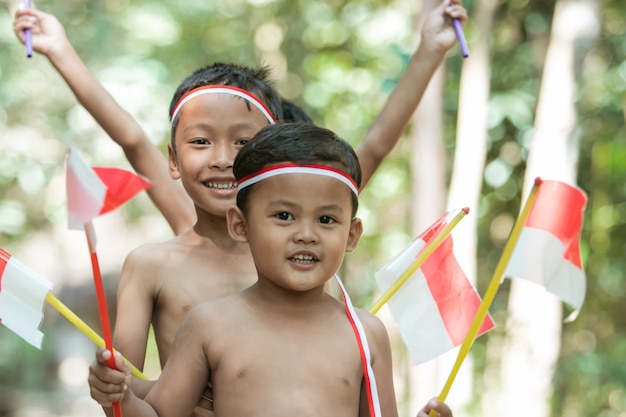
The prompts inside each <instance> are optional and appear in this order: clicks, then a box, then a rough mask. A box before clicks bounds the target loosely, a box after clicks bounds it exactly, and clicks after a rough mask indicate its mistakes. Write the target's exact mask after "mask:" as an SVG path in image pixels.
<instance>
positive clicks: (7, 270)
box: [0, 249, 52, 349]
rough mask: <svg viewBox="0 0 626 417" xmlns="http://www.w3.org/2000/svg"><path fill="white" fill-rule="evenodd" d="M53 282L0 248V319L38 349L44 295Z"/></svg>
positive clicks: (40, 339) (41, 335) (0, 321)
mask: <svg viewBox="0 0 626 417" xmlns="http://www.w3.org/2000/svg"><path fill="white" fill-rule="evenodd" d="M51 289H52V283H51V282H48V281H46V280H45V279H43V278H42V277H40V276H39V275H37V274H36V273H35V272H34V271H31V270H30V269H28V268H27V267H25V266H24V265H23V264H22V263H21V262H20V261H18V260H17V259H15V258H13V257H12V256H11V255H10V254H9V253H7V252H5V251H4V250H2V249H0V323H2V324H3V325H5V326H6V327H8V328H9V329H10V330H12V331H13V332H14V333H16V334H17V335H18V336H20V337H21V338H22V339H24V340H26V341H27V342H28V343H30V344H31V345H33V346H35V347H36V348H38V349H41V342H42V339H43V333H41V332H40V331H39V325H40V324H41V320H42V319H43V307H44V302H45V300H46V295H47V294H48V292H49V291H50V290H51Z"/></svg>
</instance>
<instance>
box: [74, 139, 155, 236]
mask: <svg viewBox="0 0 626 417" xmlns="http://www.w3.org/2000/svg"><path fill="white" fill-rule="evenodd" d="M66 165H67V175H66V181H67V211H68V225H69V228H70V229H74V230H83V228H84V225H85V224H86V223H88V222H90V221H91V220H93V219H94V218H96V217H98V216H99V215H101V214H104V213H107V212H109V211H111V210H113V209H115V208H116V207H119V206H120V205H122V204H124V203H125V202H126V201H128V200H130V199H131V198H132V197H134V196H135V195H136V194H137V193H139V192H140V191H143V190H146V189H148V188H149V187H150V182H148V181H147V180H145V179H144V178H142V177H140V176H138V175H136V174H134V173H132V172H130V171H127V170H124V169H119V168H91V167H90V166H89V165H87V164H86V163H85V161H84V160H83V159H82V158H81V156H80V154H79V153H78V151H76V150H75V149H73V148H70V150H69V151H68V153H67V158H66Z"/></svg>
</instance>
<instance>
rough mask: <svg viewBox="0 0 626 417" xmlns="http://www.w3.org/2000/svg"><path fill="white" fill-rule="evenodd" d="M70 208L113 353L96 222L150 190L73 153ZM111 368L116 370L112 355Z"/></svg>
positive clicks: (69, 167) (70, 157) (119, 411)
mask: <svg viewBox="0 0 626 417" xmlns="http://www.w3.org/2000/svg"><path fill="white" fill-rule="evenodd" d="M66 165H67V178H66V179H67V206H68V223H69V227H70V229H77V228H78V229H80V228H81V227H83V228H84V230H85V234H86V236H87V244H88V246H89V252H90V256H91V267H92V270H93V279H94V285H95V287H96V295H97V298H98V311H99V315H100V323H101V325H102V334H103V337H104V342H105V345H106V348H107V350H109V351H110V352H111V353H113V337H112V335H111V324H110V322H109V312H108V309H107V304H106V296H105V292H104V285H103V283H102V275H101V273H100V265H99V262H98V256H97V254H96V236H95V231H94V228H93V223H92V220H93V219H94V218H96V217H97V216H99V215H101V214H104V213H107V212H109V211H111V210H113V209H115V208H116V207H118V206H120V205H122V204H123V203H125V202H126V201H128V200H129V199H131V198H132V197H133V196H134V195H135V194H137V193H138V192H140V191H142V190H145V189H147V188H148V187H149V183H148V182H147V181H146V180H144V179H142V178H141V177H139V176H137V175H135V174H133V173H131V172H129V171H125V170H122V169H118V168H93V169H92V168H90V167H89V166H88V165H87V164H86V163H85V162H84V161H83V160H82V158H80V156H79V154H78V152H76V151H75V150H73V149H70V150H69V152H68V155H67V161H66ZM109 367H110V368H113V369H115V359H114V358H113V355H111V357H110V360H109ZM113 413H114V415H115V416H116V417H121V415H122V409H121V406H120V403H119V402H117V403H114V404H113Z"/></svg>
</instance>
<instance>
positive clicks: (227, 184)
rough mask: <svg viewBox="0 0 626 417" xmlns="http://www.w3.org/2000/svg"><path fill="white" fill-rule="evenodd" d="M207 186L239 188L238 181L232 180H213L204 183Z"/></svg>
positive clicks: (225, 188) (227, 188) (221, 188)
mask: <svg viewBox="0 0 626 417" xmlns="http://www.w3.org/2000/svg"><path fill="white" fill-rule="evenodd" d="M203 184H204V186H205V187H207V188H215V189H218V190H231V189H233V188H237V183H236V182H233V181H230V182H213V181H208V182H205V183H203Z"/></svg>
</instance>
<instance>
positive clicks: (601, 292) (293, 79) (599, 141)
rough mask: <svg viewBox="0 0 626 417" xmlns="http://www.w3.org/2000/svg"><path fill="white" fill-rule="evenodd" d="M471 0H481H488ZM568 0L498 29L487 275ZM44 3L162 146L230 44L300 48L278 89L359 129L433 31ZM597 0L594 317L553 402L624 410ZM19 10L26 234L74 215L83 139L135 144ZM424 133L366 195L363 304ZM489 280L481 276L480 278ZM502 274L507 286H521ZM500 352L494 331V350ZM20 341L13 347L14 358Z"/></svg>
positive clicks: (608, 9) (14, 89)
mask: <svg viewBox="0 0 626 417" xmlns="http://www.w3.org/2000/svg"><path fill="white" fill-rule="evenodd" d="M465 3H466V6H468V8H470V9H471V7H472V6H473V3H475V2H465ZM554 4H555V2H554V1H540V0H514V1H506V2H500V5H499V8H498V10H497V13H496V16H495V21H494V22H495V23H494V27H493V30H492V33H491V34H490V38H489V39H490V45H491V49H490V53H491V56H490V58H491V60H492V62H491V95H490V101H489V132H488V134H489V149H488V156H487V169H486V171H485V181H484V184H483V190H482V195H481V205H480V207H479V208H478V211H479V213H480V218H479V224H478V227H479V229H478V232H479V234H478V268H479V273H478V276H479V277H490V276H491V272H492V271H493V269H494V267H495V264H496V262H497V261H498V259H499V256H500V254H501V251H502V247H503V245H504V240H503V235H502V233H501V232H500V233H498V231H499V230H501V229H502V228H504V229H506V225H507V224H508V225H509V226H510V224H511V222H512V221H513V219H514V218H515V217H516V215H517V212H518V210H519V206H520V202H521V199H522V196H521V187H522V183H521V181H522V178H523V174H524V169H525V160H526V155H527V150H528V149H527V146H528V139H529V137H530V135H531V133H532V129H533V123H534V113H535V108H536V105H537V96H538V92H539V87H540V83H541V76H542V68H543V63H544V62H543V60H544V57H545V47H546V45H547V41H548V39H549V35H550V33H549V31H550V25H551V20H552V13H553V9H554ZM39 7H41V8H42V9H43V10H44V11H47V12H50V13H53V14H55V15H56V16H57V17H58V18H59V19H60V20H61V21H62V22H63V23H64V25H65V28H66V31H67V34H68V37H69V38H70V39H71V41H72V43H73V44H74V45H75V47H76V49H77V50H78V52H79V54H80V55H81V57H82V58H83V59H84V60H85V62H86V64H87V66H88V67H89V68H90V69H91V70H92V71H93V72H94V74H95V75H96V77H97V78H98V79H100V80H102V81H103V82H104V83H105V85H106V86H107V87H108V88H110V90H111V91H112V93H113V94H114V95H115V96H116V97H118V99H119V101H120V102H121V103H122V105H123V106H124V107H125V108H127V109H128V110H129V112H131V113H132V114H133V115H134V116H135V117H136V118H137V119H138V120H140V122H141V123H142V124H144V125H145V126H146V129H147V130H148V131H149V133H150V135H151V137H152V138H153V140H154V141H155V143H158V144H159V146H160V147H161V149H163V151H164V150H165V143H166V142H167V140H168V135H169V133H168V128H167V108H168V104H169V100H170V97H171V95H172V93H173V91H174V89H175V87H176V85H177V84H178V83H179V82H180V80H182V79H183V78H184V77H185V76H186V75H188V74H189V73H190V72H191V71H192V70H194V69H196V68H198V67H201V66H204V65H206V64H208V63H210V62H213V61H216V60H219V61H233V62H238V63H242V64H246V65H250V66H255V65H260V64H263V63H270V64H276V63H281V62H283V61H281V60H284V68H285V70H284V72H283V73H276V75H277V76H279V77H280V78H277V79H276V81H277V86H278V88H279V91H280V92H281V93H282V94H283V95H285V97H288V98H289V99H291V100H293V101H295V102H296V103H298V104H300V105H302V106H303V107H304V108H305V109H306V111H307V112H308V113H310V114H311V115H312V116H313V117H314V119H315V121H316V122H317V123H319V124H321V125H323V126H326V127H328V128H331V129H334V130H336V131H337V132H338V133H339V134H340V135H341V136H343V137H344V138H346V139H347V140H349V141H350V142H351V143H353V144H357V143H358V142H359V141H360V140H361V139H362V138H363V136H364V134H365V131H366V129H367V127H368V126H369V124H370V123H371V122H372V120H373V118H374V117H375V115H376V114H377V112H378V111H379V110H380V109H381V107H382V105H383V102H384V100H385V98H386V97H387V95H388V94H389V92H390V89H391V87H392V86H393V85H395V81H396V80H397V79H398V77H399V76H400V73H401V71H402V69H403V68H404V65H405V64H406V61H407V56H409V54H411V53H412V51H413V50H414V47H413V45H414V44H415V40H416V38H417V35H416V34H415V33H413V32H412V31H411V27H412V22H411V21H410V20H409V19H408V18H407V15H408V14H409V13H407V9H408V8H409V7H415V6H414V5H412V6H409V5H408V2H403V1H399V0H398V1H388V0H385V1H382V0H379V1H374V0H359V1H352V2H347V1H344V0H334V1H324V2H315V1H308V0H248V1H245V0H229V1H222V2H217V1H212V2H209V1H203V0H191V1H186V2H161V3H159V2H148V1H145V0H140V1H134V2H127V1H122V0H107V1H105V2H99V1H93V0H91V1H87V2H79V1H77V0H61V1H57V2H54V3H45V2H44V3H41V4H39ZM598 7H600V13H599V15H600V18H601V22H600V23H601V24H600V27H599V28H598V30H599V33H598V36H597V38H595V39H588V40H586V41H585V42H582V43H581V44H580V45H579V48H578V50H577V54H578V55H577V64H578V65H579V68H578V70H579V71H578V77H579V80H578V81H579V83H578V85H577V98H576V103H575V104H576V107H577V109H578V117H579V120H578V132H577V134H579V135H580V138H581V141H580V161H579V170H578V174H579V175H578V182H579V185H580V186H581V187H582V188H583V189H584V190H585V191H586V192H587V193H588V195H589V203H588V207H587V211H586V214H585V226H584V229H583V236H582V250H583V258H584V259H583V261H584V265H585V269H586V273H587V278H588V281H587V282H588V290H587V298H586V301H585V305H584V306H583V310H582V311H581V314H580V317H579V318H578V319H577V321H576V322H574V323H572V324H567V325H564V328H563V329H564V334H563V351H562V357H561V360H560V362H559V365H558V368H557V370H556V376H555V380H554V386H555V393H556V394H555V396H554V400H553V410H554V411H553V415H554V416H560V415H581V416H591V415H593V416H618V415H621V414H620V412H621V413H623V412H624V410H626V389H625V388H624V387H626V368H625V367H624V360H623V357H624V352H626V337H625V336H624V335H626V319H625V318H624V315H623V313H622V305H623V299H624V295H625V292H626V290H625V288H626V282H625V278H624V277H625V276H626V260H625V259H626V256H625V254H626V249H625V248H626V203H625V201H626V185H625V184H626V164H625V163H624V161H626V140H625V139H626V137H625V133H624V116H625V112H624V103H626V36H625V35H626V23H625V21H624V19H623V16H624V4H623V0H607V1H604V2H602V3H601V4H598ZM11 27H12V16H11V15H10V14H9V13H8V11H7V10H5V9H2V10H0V44H1V45H2V54H0V97H2V108H0V141H1V144H2V153H1V154H0V188H1V190H2V192H1V194H0V247H11V246H14V245H17V244H22V243H25V242H27V241H28V238H29V237H31V236H32V235H33V233H35V232H36V231H37V232H46V231H50V230H52V228H53V227H54V226H55V224H59V223H62V222H63V221H64V219H63V216H64V214H63V213H64V211H63V210H64V201H63V198H62V196H58V195H56V196H55V195H53V193H51V192H47V189H48V187H50V183H51V182H53V181H54V180H55V179H58V178H59V177H60V176H62V173H63V164H62V160H63V154H64V152H65V149H66V148H67V146H68V145H74V146H77V147H79V148H80V149H81V150H82V151H83V152H85V153H86V154H88V155H89V156H90V158H91V160H92V161H93V162H94V163H99V164H107V165H118V166H119V165H121V164H123V163H124V162H122V161H123V160H124V158H123V155H122V154H121V152H119V151H118V150H115V149H112V148H111V147H104V148H103V147H102V145H99V144H98V143H102V142H103V141H105V139H103V133H102V132H101V131H100V130H99V129H98V127H97V126H95V125H94V123H93V121H91V119H90V118H89V116H88V115H86V114H85V113H84V111H82V110H81V109H80V108H79V107H78V106H77V104H76V102H75V99H74V98H73V96H72V94H71V92H70V91H69V90H68V89H67V87H66V86H65V84H64V83H63V81H62V80H61V79H60V77H59V76H58V75H57V74H56V73H55V72H54V70H53V69H52V68H51V67H50V65H49V64H48V63H47V62H45V58H43V57H40V56H35V57H33V58H32V59H31V60H27V59H26V58H25V57H24V49H23V47H22V46H21V45H20V44H18V42H17V41H16V39H15V37H14V35H13V33H12V30H11ZM472 30H478V28H474V29H473V28H472V27H471V22H470V25H468V31H467V34H468V35H471V33H472ZM469 40H470V48H471V37H469ZM277 57H278V58H277ZM460 68H461V59H460V58H459V56H458V53H456V52H451V53H450V54H449V60H448V65H447V71H448V72H447V75H446V80H447V83H446V91H445V103H444V106H445V109H446V116H445V117H446V121H447V122H448V123H447V125H446V142H447V144H448V145H449V146H448V152H449V153H450V156H452V153H453V152H454V134H455V131H454V129H455V126H454V120H455V117H456V111H457V104H458V80H459V74H460ZM35 144H36V145H35ZM103 149H106V150H107V151H106V152H102V150H103ZM409 151H410V149H409V145H408V144H407V143H401V144H400V145H399V146H398V148H397V149H396V150H395V151H394V152H393V153H392V155H391V156H390V157H389V158H388V160H386V162H385V163H384V164H383V167H382V168H381V170H380V171H379V173H378V174H377V175H376V176H375V177H374V178H373V180H372V183H371V184H370V186H369V187H368V189H366V191H365V192H364V194H363V196H362V208H361V212H360V215H361V217H363V218H364V221H365V223H366V235H365V236H364V237H363V239H362V241H361V244H360V246H359V249H358V251H357V252H355V253H354V254H353V255H351V256H350V263H349V268H350V270H349V276H351V277H359V278H358V280H357V281H355V282H352V281H351V282H349V285H350V287H351V288H350V291H351V292H354V293H355V295H354V298H355V299H356V301H357V303H358V304H359V305H362V306H367V305H370V303H371V302H372V301H373V300H372V298H373V294H374V288H373V284H372V276H373V272H372V271H374V270H376V269H377V268H378V267H379V266H380V265H382V263H383V262H384V261H385V260H386V259H388V258H389V257H390V255H391V254H392V253H393V250H394V248H396V249H397V248H399V247H401V246H402V245H403V244H404V243H406V242H407V240H408V239H409V236H408V232H407V230H408V213H409V209H408V207H407V203H406V199H405V196H406V195H407V194H408V192H409V189H410V184H409V182H410V176H409V170H410V167H409V161H408V158H407V155H408V154H409ZM143 210H146V208H145V207H144V206H142V205H141V204H139V203H137V204H134V205H132V206H130V207H129V211H128V215H129V217H130V218H131V219H133V220H137V219H139V218H140V217H141V213H142V211H143ZM503 225H504V226H503ZM504 238H506V234H505V235H504ZM485 286H486V282H482V281H481V282H479V289H480V290H481V292H483V289H484V287H485ZM501 292H504V293H506V286H505V287H503V289H502V290H501ZM503 299H504V298H502V297H498V300H496V304H495V305H494V308H493V309H494V310H495V312H496V314H498V313H499V312H501V311H504V309H505V308H506V306H505V305H504V302H503V301H501V300H503ZM0 330H6V329H0ZM4 333H6V331H5V332H4ZM0 335H3V334H0ZM480 343H482V341H479V345H480ZM16 346H17V343H16V342H15V340H14V339H11V338H10V337H8V338H7V337H5V336H3V337H0V375H2V377H0V380H3V381H4V382H6V381H11V382H12V383H14V384H16V385H21V386H24V387H33V386H36V385H37V384H39V383H41V382H42V381H38V380H37V374H35V373H34V372H35V371H33V370H31V369H30V365H29V367H28V368H29V369H21V370H20V372H18V371H17V370H16V369H14V368H12V367H11V364H12V363H13V362H18V361H19V362H22V363H24V362H27V363H30V364H35V365H36V366H35V365H33V368H32V369H34V370H37V369H40V368H41V367H42V366H43V365H42V364H40V363H38V361H40V360H41V356H39V355H37V354H36V353H37V352H34V353H33V352H30V351H29V350H27V349H20V348H19V346H18V347H16ZM484 356H485V352H484V349H482V347H480V346H479V347H478V349H477V351H476V357H477V359H478V363H479V364H480V363H482V362H484V360H485V357H484ZM6 357H11V361H10V362H7V361H2V358H6ZM0 403H2V399H1V398H0ZM0 411H1V410H0Z"/></svg>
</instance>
